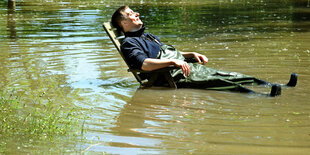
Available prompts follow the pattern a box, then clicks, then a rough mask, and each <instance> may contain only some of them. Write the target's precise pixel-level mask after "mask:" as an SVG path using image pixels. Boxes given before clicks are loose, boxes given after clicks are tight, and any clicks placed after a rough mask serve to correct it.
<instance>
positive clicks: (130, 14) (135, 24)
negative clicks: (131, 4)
mask: <svg viewBox="0 0 310 155" xmlns="http://www.w3.org/2000/svg"><path fill="white" fill-rule="evenodd" d="M124 12H125V13H126V14H127V19H125V20H123V21H122V22H121V23H122V26H123V28H124V30H125V32H126V31H131V30H136V29H140V28H141V27H142V25H143V22H142V21H141V20H140V18H139V15H140V14H139V13H138V12H134V11H133V10H131V9H130V8H127V9H126V10H125V11H124Z"/></svg>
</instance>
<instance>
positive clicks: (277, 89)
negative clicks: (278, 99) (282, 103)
mask: <svg viewBox="0 0 310 155" xmlns="http://www.w3.org/2000/svg"><path fill="white" fill-rule="evenodd" d="M279 95H281V86H280V85H278V84H274V85H272V87H271V92H270V94H269V96H271V97H275V96H279Z"/></svg>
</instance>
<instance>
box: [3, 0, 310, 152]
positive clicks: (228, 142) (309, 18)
mask: <svg viewBox="0 0 310 155" xmlns="http://www.w3.org/2000/svg"><path fill="white" fill-rule="evenodd" d="M124 4H129V5H130V6H131V8H132V9H134V10H136V11H138V12H139V13H140V14H141V19H142V20H143V21H144V23H145V25H146V27H147V30H146V31H147V32H151V33H153V34H156V35H158V36H159V37H160V38H161V41H162V42H165V43H166V44H171V45H174V46H175V47H176V48H177V49H179V50H181V51H195V52H199V53H202V54H205V55H207V57H208V58H209V63H208V64H207V66H209V67H213V68H218V69H222V70H228V71H236V72H241V73H244V74H248V75H253V76H256V77H258V78H261V79H264V80H267V81H270V82H273V83H286V82H288V79H289V75H290V73H292V72H296V73H298V74H299V81H298V85H297V87H296V88H283V91H282V95H281V96H279V97H275V98H268V97H263V96H258V95H246V94H239V93H231V92H217V91H209V90H196V89H178V90H171V89H164V88H153V89H139V84H138V83H137V82H136V80H135V79H134V77H133V76H132V75H131V74H130V73H128V72H127V71H126V70H127V69H126V64H125V63H124V62H123V60H122V59H121V57H120V56H119V54H118V53H117V51H116V49H115V47H114V45H113V44H112V42H111V41H110V40H109V38H108V36H107V35H106V34H105V32H104V31H103V28H102V26H101V24H102V23H103V22H106V21H109V20H110V18H111V15H112V13H113V12H114V10H115V9H116V8H118V7H119V6H121V5H124ZM0 12H1V14H0V20H1V23H0V34H1V38H0V50H1V53H0V88H1V90H2V91H3V90H4V91H6V90H12V89H15V91H16V92H19V93H20V94H24V95H25V96H27V97H28V98H29V99H31V98H32V97H33V96H37V95H39V94H42V93H43V92H44V93H45V94H46V96H45V97H46V98H51V99H53V100H54V101H56V102H57V103H59V104H62V105H64V106H65V107H67V108H72V107H77V108H79V109H80V111H81V112H83V113H84V114H86V115H88V116H89V118H87V119H86V120H85V126H86V127H87V128H88V131H87V133H86V134H85V135H83V136H84V137H85V138H84V140H77V139H69V140H68V139H66V138H63V139H66V140H64V141H59V142H57V143H56V144H54V145H50V146H49V145H46V143H48V142H41V143H40V142H35V143H34V142H31V143H29V139H10V138H8V140H7V141H8V142H7V144H9V145H7V146H9V148H10V149H9V152H7V153H33V152H38V153H40V152H46V151H49V152H56V153H64V152H71V153H72V152H77V153H98V154H99V153H102V152H104V153H108V154H211V153H213V154H260V153H268V154H292V153H295V154H296V153H297V154H307V153H308V152H309V151H310V149H309V148H310V132H309V131H310V124H309V122H310V113H309V111H310V108H309V103H310V102H309V101H310V99H309V97H308V94H309V93H310V92H309V88H310V82H309V80H308V79H309V78H310V77H309V75H310V71H309V65H310V44H309V42H310V11H309V2H308V1H300V0H298V1H297V0H296V1H294V0H292V1H286V0H277V1H271V0H270V1H268V0H262V1H254V0H243V1H214V0H208V1H200V0H193V1H185V0H182V1H174V0H171V1H150V0H143V1H137V2H132V1H108V0H103V1H99V0H95V1H78V0H74V1H69V0H68V1H65V0H63V1H61V0H53V1H41V0H34V1H31V2H30V1H17V3H16V10H15V11H13V12H10V9H8V8H7V2H0ZM8 14H9V15H8ZM253 89H255V90H256V91H259V92H263V93H267V92H269V88H265V87H253ZM60 139H62V138H61V137H60ZM28 144H31V145H28ZM51 148H53V149H51ZM129 152H130V153H129Z"/></svg>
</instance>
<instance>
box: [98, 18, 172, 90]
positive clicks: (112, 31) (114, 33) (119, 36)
mask: <svg viewBox="0 0 310 155" xmlns="http://www.w3.org/2000/svg"><path fill="white" fill-rule="evenodd" d="M103 28H104V30H105V31H106V33H107V34H108V36H109V37H110V39H111V40H112V43H113V44H114V45H115V47H116V49H117V51H118V52H119V54H120V55H121V56H122V58H123V60H124V61H125V62H126V60H125V57H124V55H123V53H122V51H121V48H120V46H121V42H122V40H123V39H124V35H123V33H122V32H119V31H118V30H117V29H116V28H114V27H113V26H112V24H111V22H105V23H103ZM126 64H127V66H128V70H127V71H128V72H131V73H132V74H133V75H134V77H135V78H136V79H137V81H138V82H139V83H140V85H141V86H142V87H151V86H153V84H154V82H155V81H156V79H157V78H158V77H159V76H164V77H165V79H166V80H167V81H168V84H169V87H171V88H177V85H176V83H175V82H174V80H173V78H172V76H171V74H170V70H172V69H175V67H166V68H162V69H158V70H155V71H143V70H140V69H133V68H130V66H129V64H128V63H127V62H126ZM140 73H148V74H151V78H150V79H149V80H147V79H146V78H144V77H143V76H141V74H140Z"/></svg>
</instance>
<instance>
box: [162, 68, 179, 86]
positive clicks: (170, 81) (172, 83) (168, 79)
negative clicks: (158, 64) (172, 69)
mask: <svg viewBox="0 0 310 155" xmlns="http://www.w3.org/2000/svg"><path fill="white" fill-rule="evenodd" d="M165 78H166V80H167V81H168V83H169V86H170V87H171V88H174V89H177V88H178V87H177V85H176V84H175V82H174V80H173V77H172V76H171V74H170V73H169V72H166V73H165Z"/></svg>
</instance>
